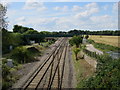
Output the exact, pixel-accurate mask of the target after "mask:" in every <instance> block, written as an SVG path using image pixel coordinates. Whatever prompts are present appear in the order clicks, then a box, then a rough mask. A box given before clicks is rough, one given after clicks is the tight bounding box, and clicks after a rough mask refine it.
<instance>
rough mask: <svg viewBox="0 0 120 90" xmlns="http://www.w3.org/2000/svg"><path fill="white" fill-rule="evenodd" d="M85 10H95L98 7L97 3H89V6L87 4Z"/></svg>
mask: <svg viewBox="0 0 120 90" xmlns="http://www.w3.org/2000/svg"><path fill="white" fill-rule="evenodd" d="M85 7H86V8H88V9H89V8H97V7H98V5H97V3H89V4H87V5H86V6H85Z"/></svg>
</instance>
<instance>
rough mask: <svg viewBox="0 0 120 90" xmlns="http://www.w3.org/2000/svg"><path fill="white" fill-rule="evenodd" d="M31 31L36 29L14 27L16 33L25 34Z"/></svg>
mask: <svg viewBox="0 0 120 90" xmlns="http://www.w3.org/2000/svg"><path fill="white" fill-rule="evenodd" d="M29 30H34V29H33V28H28V27H23V26H20V25H14V27H13V32H14V33H21V34H23V33H25V32H27V31H29Z"/></svg>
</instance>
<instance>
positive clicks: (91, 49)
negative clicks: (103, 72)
mask: <svg viewBox="0 0 120 90" xmlns="http://www.w3.org/2000/svg"><path fill="white" fill-rule="evenodd" d="M86 49H87V50H89V51H91V52H96V54H99V55H102V54H103V52H102V51H100V50H98V49H96V48H95V47H94V46H93V45H92V44H88V45H86Z"/></svg>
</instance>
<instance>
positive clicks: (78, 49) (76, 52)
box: [73, 48, 80, 60]
mask: <svg viewBox="0 0 120 90" xmlns="http://www.w3.org/2000/svg"><path fill="white" fill-rule="evenodd" d="M73 52H74V53H75V58H76V60H78V53H79V52H80V48H74V50H73Z"/></svg>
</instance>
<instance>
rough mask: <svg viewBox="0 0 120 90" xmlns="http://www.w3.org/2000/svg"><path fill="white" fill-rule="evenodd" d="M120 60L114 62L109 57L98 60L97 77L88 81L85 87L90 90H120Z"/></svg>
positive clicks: (105, 56)
mask: <svg viewBox="0 0 120 90" xmlns="http://www.w3.org/2000/svg"><path fill="white" fill-rule="evenodd" d="M119 63H120V59H116V60H113V59H112V58H111V57H109V56H107V55H103V56H101V57H99V59H98V65H97V70H96V74H95V76H93V77H91V78H89V79H88V80H86V82H85V84H84V85H83V87H87V88H88V87H89V88H120V86H119V84H120V67H119Z"/></svg>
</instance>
